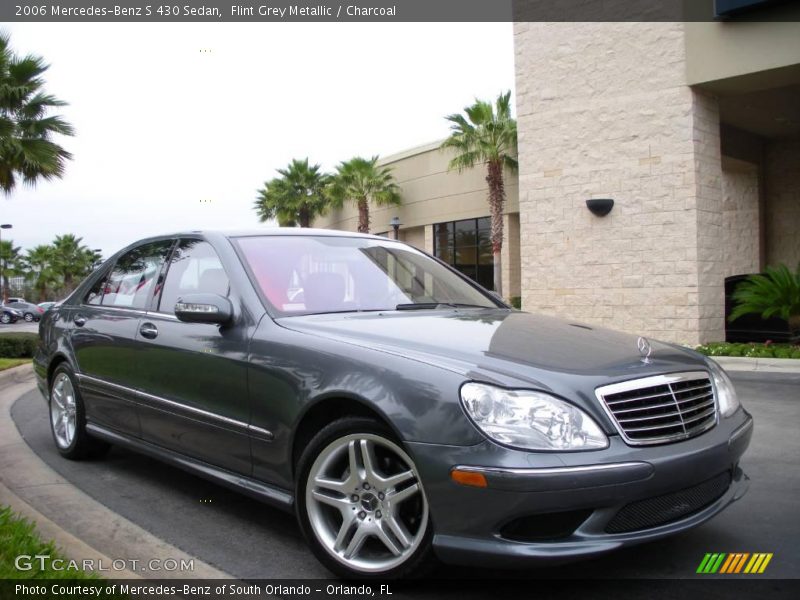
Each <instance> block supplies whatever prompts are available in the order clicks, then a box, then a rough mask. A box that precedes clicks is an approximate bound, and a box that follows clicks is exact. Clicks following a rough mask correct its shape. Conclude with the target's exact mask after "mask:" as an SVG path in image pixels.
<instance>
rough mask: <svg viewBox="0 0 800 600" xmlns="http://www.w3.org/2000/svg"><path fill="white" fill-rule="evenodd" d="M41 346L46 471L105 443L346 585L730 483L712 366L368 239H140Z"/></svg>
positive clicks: (671, 527)
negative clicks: (293, 525)
mask: <svg viewBox="0 0 800 600" xmlns="http://www.w3.org/2000/svg"><path fill="white" fill-rule="evenodd" d="M40 336H41V345H40V348H39V350H38V353H37V355H36V357H35V361H34V363H35V370H36V374H37V379H38V383H39V387H40V388H41V390H42V392H43V393H44V394H45V397H46V398H47V401H48V403H49V415H50V422H51V425H52V431H53V438H54V440H55V443H56V446H57V448H58V450H59V452H60V453H61V454H62V455H64V456H65V457H67V458H72V459H77V458H82V457H86V456H89V455H98V454H101V453H102V452H103V451H105V450H106V449H107V448H108V446H109V444H116V445H119V446H124V447H127V448H131V449H133V450H135V451H139V452H143V453H145V454H148V455H150V456H155V457H157V458H159V459H162V460H164V461H167V462H169V463H172V464H174V465H177V466H179V467H181V468H184V469H188V470H190V471H193V472H195V473H197V474H198V475H200V476H202V477H206V478H209V479H212V480H214V481H217V482H220V483H222V484H224V485H227V486H230V487H233V488H236V489H239V490H241V491H243V492H245V493H247V494H250V495H252V496H255V497H257V498H259V499H261V500H264V501H266V502H269V503H271V504H274V505H277V506H280V507H283V508H284V509H287V510H290V511H294V513H295V514H296V516H297V519H298V521H299V524H300V527H301V529H302V531H303V534H304V535H305V537H306V539H307V540H308V543H309V544H310V546H311V548H312V549H313V551H314V553H315V555H316V556H317V557H318V558H319V560H320V561H322V562H323V563H324V564H325V565H326V566H327V567H328V568H329V569H330V570H332V571H334V572H336V573H337V574H340V575H343V576H348V577H371V576H375V577H400V576H407V575H411V574H412V573H419V572H420V571H421V570H423V569H424V568H425V567H426V565H429V564H430V563H431V560H432V559H433V558H434V557H437V558H438V559H439V560H441V561H444V562H449V563H457V564H478V565H491V564H500V565H503V566H509V565H518V566H524V565H530V564H532V563H535V562H536V561H546V560H558V561H563V560H568V559H574V558H579V557H584V556H590V555H594V554H598V553H601V552H606V551H609V550H613V549H615V548H619V547H622V546H625V545H629V544H636V543H641V542H646V541H649V540H654V539H658V538H660V537H663V536H667V535H671V534H674V533H677V532H680V531H684V530H686V529H688V528H690V527H694V526H696V525H698V524H700V523H703V522H704V521H706V520H707V519H709V518H710V517H712V516H714V515H715V514H717V513H718V512H720V511H721V510H722V509H723V508H725V507H726V506H727V505H728V504H729V503H731V502H733V501H734V500H737V499H738V498H740V497H741V496H742V495H743V494H744V492H745V489H746V486H747V478H746V476H745V475H744V474H743V473H742V471H741V469H740V468H739V465H738V463H739V459H740V457H741V456H742V454H743V452H744V451H745V449H746V448H747V446H748V444H749V442H750V437H751V432H752V419H751V418H750V415H749V414H748V413H747V412H746V411H745V410H744V409H743V408H742V407H741V406H740V405H739V402H738V401H737V398H736V393H735V391H734V389H733V385H732V384H731V382H730V380H729V379H728V377H727V376H726V375H725V373H724V372H723V371H722V369H720V368H719V367H718V366H716V365H715V363H714V362H713V361H711V360H709V359H706V358H704V357H703V356H701V355H699V354H697V353H695V352H693V351H691V350H687V349H685V348H682V347H679V346H675V345H670V344H666V343H657V342H652V344H651V343H650V342H648V341H647V340H646V339H644V338H638V339H637V338H636V337H631V336H630V335H627V334H622V333H617V332H614V331H609V330H601V329H597V328H594V327H590V326H587V325H582V324H576V323H570V322H564V321H560V320H557V319H553V318H549V317H543V316H536V315H533V314H528V313H524V312H520V311H516V310H513V309H511V308H509V307H508V306H506V305H505V304H504V303H503V302H502V301H500V300H499V299H498V298H497V297H495V296H494V295H493V294H491V293H488V292H486V291H485V290H483V289H482V288H480V287H479V286H477V285H476V284H475V283H473V282H472V281H471V280H469V279H468V278H466V277H464V276H462V275H461V274H460V273H458V272H456V271H454V270H453V269H451V268H450V267H448V266H447V265H445V264H444V263H442V262H440V261H438V260H436V259H434V258H431V257H430V256H428V255H426V254H424V253H422V252H420V251H418V250H416V249H414V248H412V247H410V246H407V245H405V244H402V243H399V242H395V241H391V240H387V239H385V238H381V237H375V236H368V235H355V234H349V233H343V232H333V231H315V230H309V229H276V230H261V231H258V232H249V233H248V232H244V233H238V234H223V233H215V232H205V233H198V232H192V233H185V234H176V235H171V236H163V237H157V238H150V239H147V240H143V241H141V242H139V243H136V244H133V245H132V246H129V247H128V248H126V249H124V250H122V251H120V252H119V253H117V254H116V255H115V256H113V257H112V258H111V259H109V260H108V261H107V262H106V263H105V264H104V265H103V266H101V267H100V268H99V269H98V270H97V271H95V272H94V273H93V274H92V275H91V276H90V277H89V278H88V279H87V280H86V281H84V282H83V283H82V284H81V285H80V286H79V287H78V289H76V291H75V292H74V293H73V294H72V295H71V296H70V297H69V298H68V299H67V300H65V301H64V302H63V303H61V304H60V305H59V306H56V307H54V308H53V309H51V310H50V311H48V312H47V313H46V314H45V316H44V317H43V319H42V323H41V327H40Z"/></svg>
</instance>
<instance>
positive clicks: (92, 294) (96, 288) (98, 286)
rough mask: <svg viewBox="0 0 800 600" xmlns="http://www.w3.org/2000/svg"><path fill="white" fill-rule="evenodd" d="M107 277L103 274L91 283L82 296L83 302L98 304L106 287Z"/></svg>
mask: <svg viewBox="0 0 800 600" xmlns="http://www.w3.org/2000/svg"><path fill="white" fill-rule="evenodd" d="M107 279H108V278H107V277H106V276H105V275H103V276H102V277H101V278H100V279H98V280H97V281H95V282H94V283H93V284H92V287H91V288H90V289H89V291H88V292H87V293H86V295H85V296H84V297H83V303H84V304H95V305H97V304H100V302H101V301H102V300H103V289H105V287H106V280H107Z"/></svg>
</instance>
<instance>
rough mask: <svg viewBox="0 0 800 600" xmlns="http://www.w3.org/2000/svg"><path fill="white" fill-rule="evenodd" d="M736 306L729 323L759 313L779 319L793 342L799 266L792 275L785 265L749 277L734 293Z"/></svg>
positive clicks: (799, 303)
mask: <svg viewBox="0 0 800 600" xmlns="http://www.w3.org/2000/svg"><path fill="white" fill-rule="evenodd" d="M733 300H734V301H735V302H736V303H737V304H736V307H735V308H734V309H733V311H732V312H731V315H730V317H728V320H730V321H733V320H735V319H738V318H739V317H741V316H743V315H748V314H759V315H761V317H762V318H763V319H769V318H770V317H779V318H781V319H783V320H784V321H786V322H788V324H789V332H790V333H791V336H792V339H793V340H798V339H800V264H798V265H797V269H796V270H795V272H794V273H792V271H791V270H790V269H789V267H787V266H786V265H778V266H777V267H767V268H766V269H765V270H764V274H763V275H751V276H750V277H748V278H747V279H745V280H744V281H743V282H742V283H740V284H739V285H738V286H737V287H736V290H735V291H734V292H733Z"/></svg>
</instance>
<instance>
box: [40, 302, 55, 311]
mask: <svg viewBox="0 0 800 600" xmlns="http://www.w3.org/2000/svg"><path fill="white" fill-rule="evenodd" d="M54 305H55V302H39V304H38V306H39V308H41V309H42V310H43V311H44V312H47V311H48V310H50V309H51V308H53V306H54Z"/></svg>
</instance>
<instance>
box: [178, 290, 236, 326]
mask: <svg viewBox="0 0 800 600" xmlns="http://www.w3.org/2000/svg"><path fill="white" fill-rule="evenodd" d="M175 316H176V317H178V320H179V321H184V322H186V323H217V324H219V325H224V324H225V323H228V322H229V321H230V320H231V318H233V305H232V304H231V301H230V300H228V299H227V298H224V297H222V296H219V295H217V294H186V295H185V296H181V297H180V298H178V301H177V302H176V303H175Z"/></svg>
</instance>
